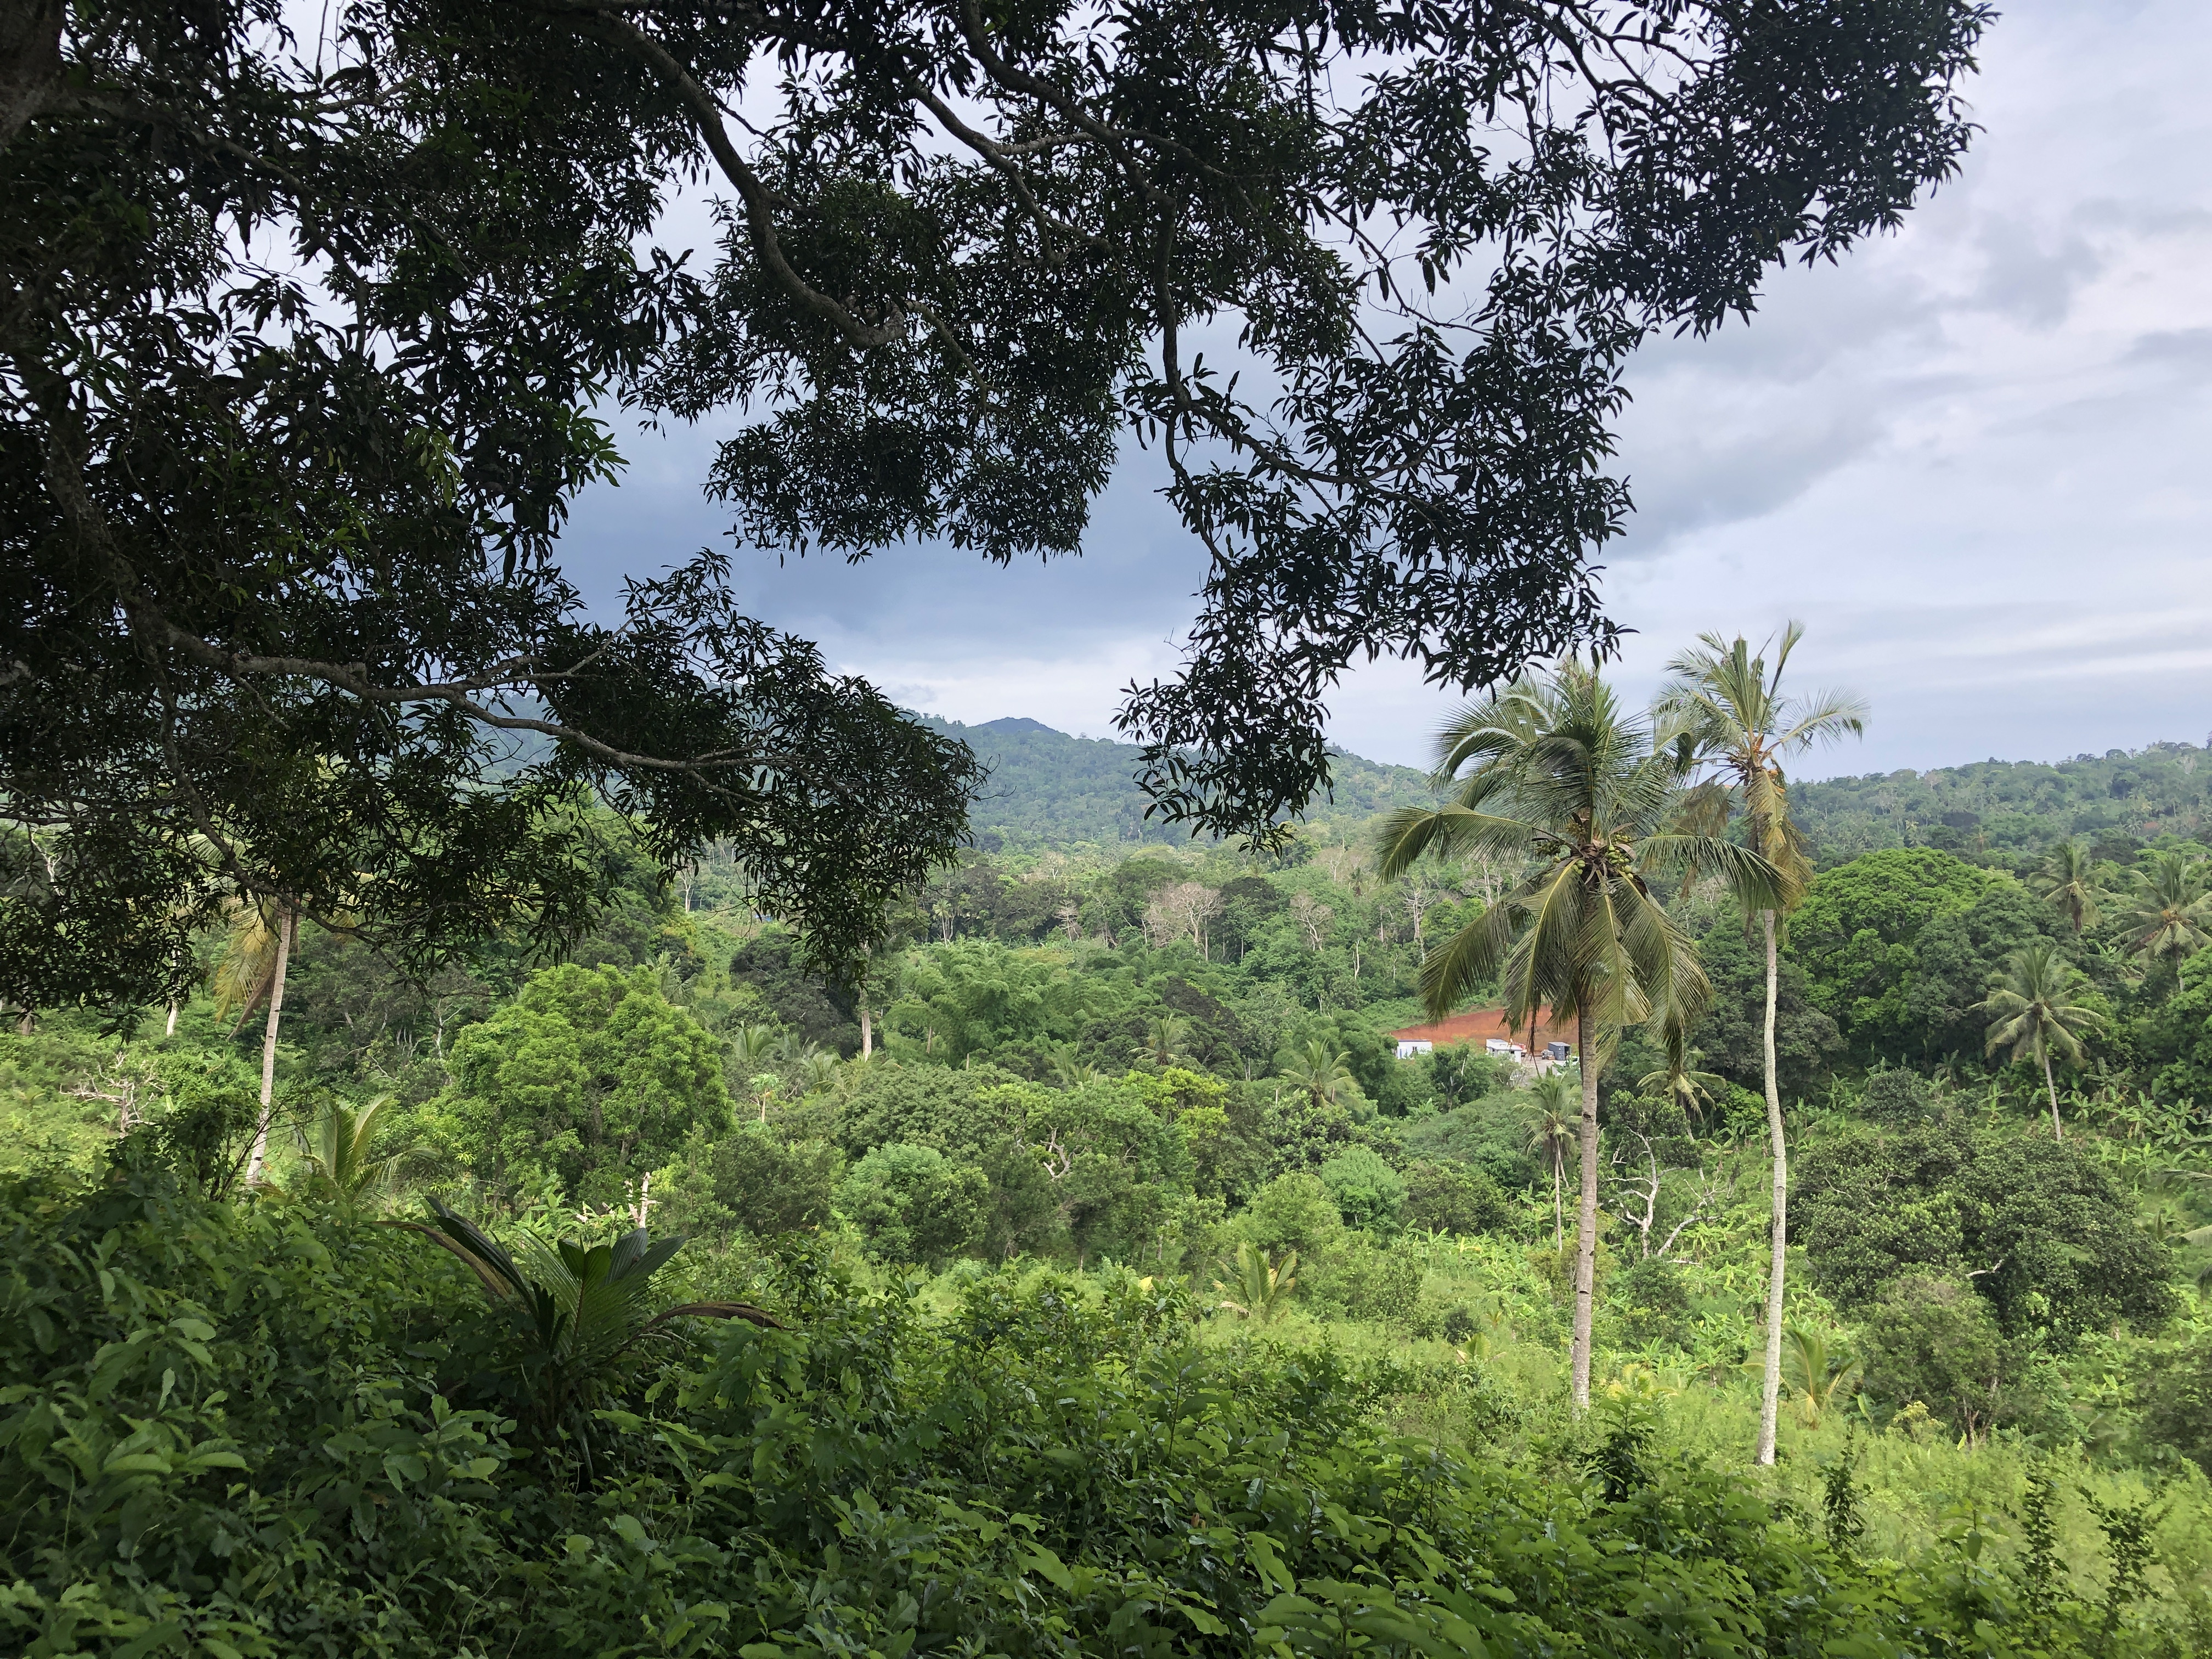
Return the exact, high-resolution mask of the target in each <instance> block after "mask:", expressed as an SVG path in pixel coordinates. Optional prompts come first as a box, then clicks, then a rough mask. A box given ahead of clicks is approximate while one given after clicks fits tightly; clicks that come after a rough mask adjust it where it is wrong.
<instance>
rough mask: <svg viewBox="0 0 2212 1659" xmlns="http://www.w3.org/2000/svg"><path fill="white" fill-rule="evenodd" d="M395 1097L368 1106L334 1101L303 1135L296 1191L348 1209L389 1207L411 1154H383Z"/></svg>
mask: <svg viewBox="0 0 2212 1659" xmlns="http://www.w3.org/2000/svg"><path fill="white" fill-rule="evenodd" d="M391 1103H392V1097H391V1096H389V1095H380V1096H379V1097H377V1098H376V1099H374V1100H372V1101H370V1102H369V1103H368V1105H366V1106H361V1107H354V1106H348V1105H346V1104H345V1103H343V1102H340V1101H333V1102H332V1103H331V1104H330V1106H329V1107H328V1108H327V1109H325V1111H324V1113H323V1115H322V1116H321V1117H320V1118H319V1119H318V1120H317V1121H316V1122H315V1126H314V1127H313V1130H312V1131H310V1132H307V1133H301V1134H300V1135H299V1142H300V1161H301V1166H302V1167H301V1174H300V1178H299V1179H298V1180H297V1181H296V1182H295V1183H294V1186H293V1190H294V1192H295V1194H307V1193H312V1194H314V1195H316V1196H317V1197H320V1198H325V1199H328V1200H331V1201H332V1202H334V1203H337V1204H339V1205H342V1206H345V1207H347V1208H349V1209H384V1208H387V1207H389V1206H390V1204H391V1202H392V1200H393V1199H394V1198H396V1197H397V1196H398V1192H399V1183H400V1179H401V1176H402V1174H403V1173H404V1169H405V1166H406V1164H407V1158H406V1155H405V1154H404V1153H402V1154H399V1155H398V1156H396V1157H390V1158H378V1157H377V1156H376V1155H375V1146H376V1136H377V1133H378V1131H379V1130H380V1129H381V1128H382V1127H384V1109H385V1108H386V1107H387V1106H389V1105H390V1104H391Z"/></svg>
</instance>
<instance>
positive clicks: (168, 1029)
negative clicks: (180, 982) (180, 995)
mask: <svg viewBox="0 0 2212 1659" xmlns="http://www.w3.org/2000/svg"><path fill="white" fill-rule="evenodd" d="M176 1034H177V1000H176V999H175V998H174V997H171V998H170V999H169V1023H168V1024H167V1026H165V1027H164V1028H163V1029H162V1031H161V1035H162V1036H176Z"/></svg>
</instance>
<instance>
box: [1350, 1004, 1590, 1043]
mask: <svg viewBox="0 0 2212 1659" xmlns="http://www.w3.org/2000/svg"><path fill="white" fill-rule="evenodd" d="M1390 1035H1391V1036H1392V1037H1394V1038H1395V1039H1396V1040H1397V1041H1398V1042H1432V1043H1434V1044H1436V1045H1437V1047H1438V1048H1448V1047H1449V1046H1450V1045H1452V1044H1453V1043H1457V1042H1486V1041H1488V1040H1489V1039H1490V1038H1492V1037H1500V1038H1503V1039H1504V1041H1506V1042H1519V1043H1523V1044H1528V1025H1527V1024H1526V1023H1523V1024H1521V1025H1519V1026H1516V1027H1509V1026H1508V1025H1507V1024H1506V1023H1505V1011H1504V1009H1503V1008H1478V1009H1474V1010H1473V1011H1471V1012H1468V1013H1464V1014H1454V1015H1453V1016H1452V1017H1451V1018H1449V1019H1440V1020H1438V1021H1437V1023H1436V1024H1433V1025H1408V1026H1407V1027H1406V1029H1405V1030H1402V1031H1393V1032H1391V1033H1390ZM1574 1040H1575V1028H1574V1023H1573V1022H1572V1021H1571V1020H1567V1021H1562V1022H1559V1024H1553V1018H1552V1012H1551V1010H1550V1009H1548V1008H1547V1009H1546V1010H1545V1011H1544V1012H1543V1013H1542V1014H1541V1016H1539V1017H1538V1018H1537V1021H1536V1038H1535V1042H1534V1043H1533V1044H1530V1045H1529V1046H1532V1047H1534V1048H1542V1047H1543V1046H1544V1045H1545V1044H1546V1043H1547V1042H1567V1043H1571V1042H1573V1041H1574Z"/></svg>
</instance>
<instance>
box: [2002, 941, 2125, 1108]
mask: <svg viewBox="0 0 2212 1659" xmlns="http://www.w3.org/2000/svg"><path fill="white" fill-rule="evenodd" d="M2080 980H2081V975H2080V974H2079V973H2078V972H2076V971H2075V968H2074V964H2073V963H2070V962H2069V961H2067V960H2066V958H2065V957H2062V956H2060V955H2059V954H2058V947H2057V945H2055V944H2053V943H2052V942H2051V940H2049V939H2033V940H2031V941H2030V942H2029V943H2028V944H2027V945H2025V946H2023V947H2022V948H2021V949H2020V950H2017V951H2014V952H2013V953H2012V955H2011V956H2010V957H2008V958H2007V959H2006V962H2005V968H2004V972H2003V973H2002V975H1999V976H1998V978H1997V981H1996V984H1994V985H1993V986H1991V987H1990V994H1989V996H1988V998H1987V999H1986V1000H1983V1001H1981V1002H1978V1003H1976V1004H1975V1005H1974V1010H1975V1012H1978V1013H1988V1014H1993V1015H1995V1016H1996V1018H1995V1019H1994V1020H1993V1021H1992V1022H1991V1024H1990V1042H1989V1049H1988V1052H1989V1053H1990V1054H1995V1053H1996V1051H1997V1050H1998V1049H2000V1048H2009V1049H2011V1050H2012V1057H2013V1059H2015V1060H2026V1059H2028V1058H2029V1057H2030V1056H2033V1058H2034V1059H2035V1060H2037V1061H2038V1062H2039V1064H2040V1065H2041V1066H2042V1067H2043V1086H2044V1088H2045V1091H2047V1092H2048V1093H2049V1094H2050V1096H2051V1138H2052V1139H2055V1140H2063V1139H2065V1138H2066V1132H2065V1130H2064V1129H2063V1128H2062V1127H2059V1122H2058V1085H2057V1080H2056V1079H2053V1077H2052V1076H2051V1051H2052V1050H2054V1049H2056V1050H2057V1052H2058V1053H2059V1054H2063V1055H2064V1056H2065V1057H2066V1058H2067V1059H2068V1060H2079V1059H2081V1037H2082V1035H2083V1034H2084V1033H2085V1032H2088V1031H2093V1030H2095V1029H2096V1028H2097V1027H2098V1026H2099V1025H2100V1024H2103V1023H2104V1018H2103V1016H2102V1015H2100V1014H2099V1013H2098V1012H2097V1011H2096V1010H2095V1009H2093V1008H2087V1007H2084V1006H2082V1005H2081V1004H2080V1003H2078V1002H2076V1001H2075V1000H2074V987H2075V985H2076V984H2077V983H2078V982H2079V981H2080Z"/></svg>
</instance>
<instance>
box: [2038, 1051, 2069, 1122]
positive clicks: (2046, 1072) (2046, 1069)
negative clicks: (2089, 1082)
mask: <svg viewBox="0 0 2212 1659" xmlns="http://www.w3.org/2000/svg"><path fill="white" fill-rule="evenodd" d="M2043 1086H2044V1089H2045V1091H2046V1092H2047V1093H2048V1094H2049V1095H2050V1096H2051V1139H2053V1140H2063V1139H2066V1131H2065V1130H2063V1129H2062V1128H2060V1127H2058V1080H2057V1079H2056V1078H2054V1077H2052V1076H2051V1050H2050V1049H2048V1048H2045V1050H2044V1051H2043Z"/></svg>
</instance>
